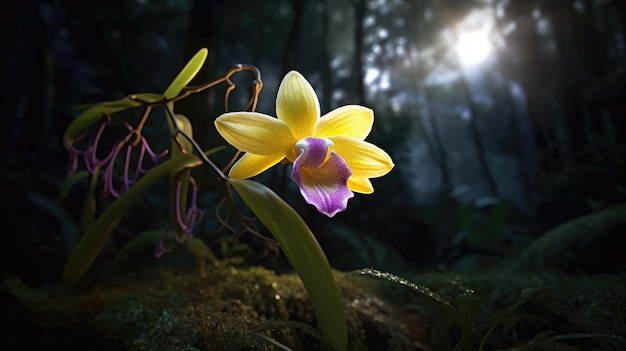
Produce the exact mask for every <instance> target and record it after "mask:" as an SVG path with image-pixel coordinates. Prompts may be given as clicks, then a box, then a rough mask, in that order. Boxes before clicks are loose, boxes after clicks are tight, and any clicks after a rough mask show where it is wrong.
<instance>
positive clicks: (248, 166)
mask: <svg viewBox="0 0 626 351" xmlns="http://www.w3.org/2000/svg"><path fill="white" fill-rule="evenodd" d="M283 158H285V155H284V154H276V155H255V154H248V153H246V154H243V156H241V158H240V159H239V160H238V161H237V162H236V163H235V164H234V165H233V167H232V168H231V169H230V172H229V173H228V176H229V177H232V178H238V179H245V178H250V177H254V176H255V175H257V174H260V173H262V172H263V171H265V170H266V169H268V168H270V167H272V166H273V165H275V164H277V163H278V162H280V161H281V160H282V159H283Z"/></svg>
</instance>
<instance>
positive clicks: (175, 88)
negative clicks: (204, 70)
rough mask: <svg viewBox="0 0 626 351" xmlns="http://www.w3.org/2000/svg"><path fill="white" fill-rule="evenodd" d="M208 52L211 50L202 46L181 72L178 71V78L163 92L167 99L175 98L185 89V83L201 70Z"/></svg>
mask: <svg viewBox="0 0 626 351" xmlns="http://www.w3.org/2000/svg"><path fill="white" fill-rule="evenodd" d="M208 53H209V51H208V50H207V49H206V48H202V49H200V51H198V52H197V53H196V54H195V55H194V56H193V57H192V58H191V60H189V62H187V64H186V65H185V67H184V68H183V69H182V70H181V71H180V73H178V75H177V76H176V78H174V80H173V81H172V83H170V86H169V87H167V89H166V90H165V92H164V93H163V96H165V98H166V99H172V98H175V97H176V96H177V95H178V94H180V91H181V90H183V88H184V87H185V85H187V84H188V83H189V82H191V80H192V79H193V77H195V76H196V74H198V71H200V68H201V67H202V65H203V64H204V60H206V57H207V54H208Z"/></svg>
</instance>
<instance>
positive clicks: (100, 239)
mask: <svg viewBox="0 0 626 351" xmlns="http://www.w3.org/2000/svg"><path fill="white" fill-rule="evenodd" d="M200 164H202V161H201V160H200V159H199V158H197V157H195V156H192V155H185V156H181V157H177V158H175V159H170V160H167V161H165V162H163V163H162V164H160V165H158V166H156V167H155V168H154V169H152V170H151V171H150V172H149V173H148V174H146V175H145V176H144V177H142V178H141V179H140V180H139V181H138V182H137V183H136V184H135V185H133V186H132V187H130V189H129V190H128V191H127V192H125V193H124V194H122V195H121V196H120V197H119V198H118V199H117V200H115V201H114V203H113V204H111V205H110V206H109V207H108V208H107V209H106V210H105V211H104V212H103V213H102V214H101V215H100V217H98V219H97V220H96V221H95V222H94V223H93V225H91V227H90V228H89V229H88V230H87V232H86V233H84V235H83V236H82V237H81V239H80V241H79V242H78V244H77V245H76V247H75V248H74V250H73V251H72V253H71V255H70V257H69V258H68V259H67V262H66V263H65V267H64V268H63V282H64V283H65V284H68V285H71V284H73V283H75V282H76V281H77V280H78V279H79V278H80V277H81V276H82V275H83V273H85V271H86V270H87V269H88V268H89V266H90V265H91V263H92V262H93V261H94V260H95V259H96V257H97V256H98V254H99V253H100V250H101V249H102V245H104V242H105V241H106V239H107V238H108V237H109V235H110V234H111V232H112V231H113V229H115V227H116V226H117V224H118V223H119V221H120V220H121V219H122V217H123V216H124V214H125V213H126V211H128V209H129V208H130V207H131V205H132V204H133V203H134V202H135V200H137V199H138V198H139V197H141V196H142V195H143V194H145V193H146V192H147V191H148V190H149V189H150V187H151V186H152V185H154V183H156V182H157V181H158V180H159V179H161V178H162V177H163V176H166V175H168V174H170V172H174V171H177V170H178V171H180V170H183V169H185V168H189V167H195V166H198V165H200Z"/></svg>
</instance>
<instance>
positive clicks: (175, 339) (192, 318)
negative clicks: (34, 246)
mask: <svg viewBox="0 0 626 351" xmlns="http://www.w3.org/2000/svg"><path fill="white" fill-rule="evenodd" d="M625 221H626V206H617V207H614V208H610V209H607V210H606V211H603V212H599V213H596V214H592V215H590V216H587V217H583V218H581V219H577V220H574V221H572V222H570V223H567V224H564V225H562V226H559V227H557V228H555V229H553V230H551V231H548V232H546V233H545V234H544V235H543V236H542V237H540V238H539V239H537V240H536V242H535V243H533V244H531V245H529V246H528V247H527V248H526V249H525V250H524V251H523V252H521V253H520V254H519V255H517V256H515V257H511V258H510V259H507V260H505V261H503V262H501V263H500V264H496V265H494V266H493V267H492V268H491V269H489V270H483V271H477V272H474V273H468V272H454V271H444V272H441V271H432V272H407V273H406V274H403V275H402V277H403V278H405V279H407V280H409V281H410V282H412V283H415V284H419V285H422V286H425V287H428V288H429V289H430V290H431V291H433V292H435V293H437V294H438V295H440V296H442V297H444V298H445V299H447V300H449V301H452V302H453V301H454V300H455V297H456V296H458V295H459V294H462V293H467V292H468V291H470V290H472V291H474V293H475V295H476V296H478V297H480V298H481V300H482V308H481V310H480V313H479V316H478V322H479V323H480V322H482V321H485V320H487V319H488V318H489V317H490V316H493V315H494V314H496V313H498V312H499V311H501V310H502V309H505V308H507V307H508V306H511V305H512V304H514V303H515V302H516V301H517V299H518V297H519V296H520V294H521V293H522V292H523V291H524V290H525V289H545V290H546V292H545V293H544V294H542V295H539V296H537V297H534V298H532V299H530V300H529V301H527V302H526V303H525V304H523V305H522V306H521V307H520V308H519V309H517V310H515V311H514V312H513V313H511V314H510V315H509V316H508V317H507V318H506V319H504V320H503V321H502V323H500V324H499V325H498V327H496V328H495V329H494V330H493V332H492V333H491V334H490V335H489V336H488V338H487V339H486V341H485V349H488V350H491V349H501V350H506V349H509V350H549V349H562V350H570V349H576V348H578V349H585V350H623V349H626V339H625V338H624V337H620V336H623V335H626V323H625V322H624V321H625V320H626V272H625V271H624V269H623V267H624V266H623V265H624V260H623V258H622V256H623V254H622V253H621V250H622V249H621V248H622V247H623V246H618V245H617V244H618V243H617V240H618V237H619V236H620V235H623V225H624V222H625ZM607 246H611V247H612V249H611V250H608V251H607V250H605V249H606V247H607ZM596 258H597V261H601V264H593V261H594V260H595V259H596ZM192 259H193V258H192ZM205 268H206V269H204V270H198V271H192V270H190V269H187V270H172V269H163V268H161V269H160V274H159V275H157V276H158V279H151V280H147V281H141V282H140V281H134V280H133V279H135V278H136V277H137V275H136V274H134V273H133V272H130V273H129V274H128V275H127V276H126V277H123V276H118V277H117V278H116V280H115V282H116V284H117V285H116V286H110V285H106V288H94V289H93V290H92V291H91V292H89V293H84V292H79V291H75V292H59V291H52V290H47V291H46V290H41V289H32V288H30V287H28V286H27V285H25V284H23V283H22V282H21V281H20V280H19V279H17V278H10V279H7V280H6V281H5V282H4V283H3V284H2V285H1V286H0V308H2V316H3V317H4V319H5V320H4V321H3V322H4V325H5V327H4V329H2V336H1V337H0V349H3V350H13V349H44V348H46V349H52V348H55V347H60V348H61V347H62V348H63V349H64V350H93V351H98V350H129V351H136V350H155V351H160V350H275V349H278V347H277V346H276V345H275V344H272V343H271V342H269V341H268V340H267V339H266V338H269V339H273V340H276V341H277V342H280V343H282V344H284V345H286V346H287V347H289V348H292V349H293V350H324V349H326V348H325V345H324V343H323V342H322V341H321V340H320V339H321V337H320V335H319V331H318V330H317V329H316V321H315V315H314V313H313V311H312V310H311V307H310V304H309V301H308V296H307V293H306V291H305V289H304V287H303V285H302V283H301V281H300V279H299V278H298V276H297V275H295V274H280V275H277V274H276V273H275V272H274V271H272V270H269V269H267V268H264V267H244V266H241V265H240V263H238V262H237V261H232V260H231V261H219V262H215V263H211V264H207V266H206V267H205ZM143 276H148V277H153V276H154V275H152V274H146V275H143ZM336 277H337V280H338V282H339V286H340V288H341V290H342V296H343V297H344V303H345V310H346V316H347V319H348V329H349V340H350V350H357V351H359V350H364V351H374V350H399V351H402V350H451V349H452V348H453V347H454V345H455V344H456V342H457V340H459V338H460V333H459V331H458V330H457V328H456V326H455V325H454V324H453V322H452V321H451V320H450V319H449V318H448V317H446V316H444V315H443V314H442V313H441V311H439V310H438V309H436V308H435V307H434V306H432V305H431V304H429V303H428V301H427V300H426V299H425V298H423V297H420V296H419V295H417V294H416V293H415V292H413V291H412V290H411V289H409V288H407V287H405V286H402V285H400V284H397V283H391V282H387V281H383V280H380V279H374V278H367V277H361V276H354V275H349V276H347V277H345V274H344V273H342V272H336ZM122 278H123V279H122ZM103 286H104V285H103ZM485 335H486V334H485V331H481V332H479V333H477V334H476V335H475V336H474V337H473V339H472V342H473V345H472V346H473V347H474V348H476V349H477V348H478V347H479V345H480V342H481V341H482V339H483V337H485ZM553 336H560V337H561V336H565V337H567V336H569V337H570V338H562V339H560V340H559V339H558V338H554V337H553Z"/></svg>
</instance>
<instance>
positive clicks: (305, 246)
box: [62, 49, 347, 351]
mask: <svg viewBox="0 0 626 351" xmlns="http://www.w3.org/2000/svg"><path fill="white" fill-rule="evenodd" d="M206 57H207V49H201V50H200V51H198V52H197V53H196V55H194V56H193V58H192V59H191V60H190V61H189V62H188V63H187V64H186V65H185V67H184V68H183V69H182V71H181V72H180V73H179V74H178V75H177V76H176V78H175V79H174V80H173V81H172V83H171V84H170V85H169V87H168V88H167V89H166V90H165V92H164V93H163V95H159V94H136V95H129V96H128V97H126V98H123V99H120V100H116V101H111V102H104V103H100V104H96V105H93V106H91V107H88V108H87V110H86V111H84V112H83V113H82V114H80V115H79V116H78V117H77V118H76V119H75V120H74V121H73V122H72V123H71V124H70V126H69V127H68V129H67V130H66V133H65V142H66V146H67V147H68V149H70V150H71V152H75V153H76V154H77V155H78V154H80V153H81V152H82V153H83V154H88V153H90V152H91V153H93V155H95V154H96V151H95V150H97V144H96V143H97V141H98V139H97V138H98V137H96V139H95V141H92V144H90V145H89V146H88V147H87V150H86V151H76V150H74V149H72V148H71V147H72V144H73V143H74V141H75V138H76V137H77V136H78V135H80V133H81V132H83V130H85V129H86V128H87V127H89V126H90V125H91V124H93V123H94V122H96V121H99V120H103V119H104V121H105V124H104V125H106V123H108V122H110V120H111V114H114V113H118V112H121V111H123V110H126V109H129V108H134V107H144V108H145V112H144V114H143V117H142V119H141V121H140V122H139V123H138V125H137V126H131V125H130V124H129V123H127V124H125V125H124V126H126V128H127V129H128V130H129V132H130V133H129V134H127V136H126V137H125V138H124V139H122V140H120V141H118V142H117V144H115V146H114V148H113V151H112V153H111V155H113V156H112V157H111V158H110V159H105V161H102V163H97V162H96V161H93V163H94V164H92V165H90V167H87V168H88V169H90V172H91V175H90V178H89V186H88V189H87V194H86V196H85V211H84V212H83V223H82V227H83V231H84V233H83V235H82V237H81V238H80V240H79V242H78V244H77V245H76V247H75V248H74V250H73V251H72V253H71V254H70V256H69V258H68V259H67V261H66V264H65V267H64V270H63V276H62V280H63V283H64V284H66V285H67V286H69V285H72V284H74V283H75V282H76V281H77V280H78V279H80V277H81V276H82V275H83V274H84V273H85V272H86V271H87V269H88V268H89V266H90V265H91V264H92V263H93V261H94V260H95V259H96V257H97V256H98V254H99V253H100V251H101V249H102V247H103V245H104V243H105V241H106V240H107V238H108V237H109V236H110V234H111V233H112V232H113V230H114V229H115V228H116V227H117V225H118V223H119V222H120V221H121V219H122V218H123V216H124V214H125V213H126V212H127V211H128V210H129V209H130V207H131V206H132V205H133V203H135V202H136V201H137V200H138V199H139V198H140V197H142V196H144V195H145V194H146V193H147V192H148V191H149V190H150V188H151V187H152V186H153V185H154V184H155V183H156V182H157V181H158V180H160V179H162V178H164V177H167V176H169V188H170V202H171V204H172V205H171V207H170V221H171V226H172V227H173V229H174V231H175V232H176V234H177V239H179V240H180V241H183V240H184V241H185V243H186V246H187V248H188V249H189V250H190V251H191V252H192V253H194V255H195V256H196V258H197V259H198V263H199V269H200V271H201V272H202V273H206V271H207V269H206V262H207V261H208V262H212V263H215V262H217V258H216V257H215V256H214V255H213V253H212V251H211V250H210V248H209V247H208V246H207V245H206V244H205V243H204V242H203V241H201V240H200V239H196V238H190V237H189V236H190V232H191V230H192V229H193V225H194V224H195V223H196V221H197V220H198V218H201V216H202V215H201V214H199V213H198V212H199V209H198V208H197V206H196V203H195V201H196V195H195V193H194V194H193V195H192V200H191V201H192V205H189V204H188V200H189V195H188V192H189V190H192V191H195V190H196V183H195V180H193V178H192V176H191V171H192V169H193V168H195V167H198V166H201V165H209V166H210V167H211V168H212V170H213V171H214V172H215V173H216V175H217V177H218V179H219V180H220V181H222V182H228V184H229V185H231V186H232V187H233V188H234V189H235V190H236V191H237V193H238V194H239V195H240V196H241V198H242V199H243V200H244V202H245V203H246V204H247V205H248V206H249V207H250V208H251V209H252V211H253V212H254V213H255V214H256V215H257V217H258V218H259V219H260V220H261V222H262V223H263V224H264V225H265V226H266V227H267V228H268V229H269V231H270V232H271V233H272V234H273V235H274V237H275V238H276V240H277V241H278V242H279V243H280V245H281V248H282V250H283V251H284V253H285V255H286V256H287V258H288V259H289V261H290V262H291V264H292V265H293V267H294V269H295V271H296V272H297V273H298V275H299V276H300V278H301V279H302V281H303V283H304V285H305V287H306V289H307V292H308V294H309V297H310V300H311V304H312V307H313V310H314V311H315V315H316V317H317V322H318V324H319V326H320V329H321V331H322V333H323V335H324V337H325V338H326V339H327V341H328V342H329V343H330V344H331V345H332V346H333V347H334V348H335V349H336V350H338V351H343V350H346V349H347V324H346V317H345V315H344V309H343V307H344V306H343V301H342V297H341V294H340V292H339V289H338V287H337V285H336V283H335V280H334V277H333V274H332V271H331V268H330V265H329V263H328V260H327V259H326V256H325V255H324V252H323V251H322V249H321V247H320V246H319V244H318V242H317V240H316V239H315V236H314V235H313V233H312V232H311V230H310V229H309V228H308V226H307V225H306V223H305V222H304V220H303V219H302V218H301V217H300V215H299V214H298V213H297V212H296V211H295V210H294V209H293V208H291V207H290V206H289V205H288V204H287V203H286V202H285V201H284V200H282V199H281V198H280V197H279V196H278V195H276V194H275V193H274V192H273V191H271V190H270V189H269V188H267V187H265V186H263V185H261V184H260V183H257V182H254V181H250V180H237V179H228V177H226V176H225V175H224V173H223V172H222V170H221V169H220V168H219V167H217V166H216V165H215V164H214V163H213V162H212V161H211V160H210V158H209V156H211V154H213V153H214V152H216V151H218V150H220V149H221V148H215V149H212V150H209V151H203V150H201V149H200V147H199V145H198V144H197V142H196V141H195V140H194V139H193V128H192V125H191V122H190V120H189V119H188V118H187V117H186V116H184V115H181V114H176V113H174V103H175V101H178V100H180V99H182V98H184V97H186V96H187V95H189V94H191V93H193V92H199V91H201V90H204V89H207V88H210V87H212V86H214V85H215V84H217V83H219V82H223V81H227V82H228V83H229V84H231V86H229V89H228V90H227V94H228V93H229V92H230V91H231V90H232V89H234V85H232V82H230V80H229V77H230V75H232V74H233V73H234V72H238V71H241V70H246V69H247V70H252V71H254V72H255V73H257V74H259V73H258V70H257V69H256V68H255V67H252V66H245V67H244V65H239V66H237V67H236V68H234V69H232V70H231V71H229V73H227V75H226V76H225V77H223V78H219V79H217V80H215V81H213V82H208V83H206V84H204V85H202V86H200V87H196V88H192V89H191V90H189V89H187V88H188V87H187V84H188V83H189V82H190V81H191V80H192V79H193V78H194V77H195V75H196V74H197V73H198V71H199V70H200V68H201V66H202V64H203V63H204V61H205V59H206ZM256 82H257V85H256V86H257V87H258V88H259V89H260V87H262V83H261V81H260V75H258V76H257V81H256ZM194 89H195V90H194ZM257 97H258V91H257V92H256V93H253V99H252V100H251V104H250V106H255V105H256V99H257ZM226 99H228V95H226ZM252 102H253V103H252ZM154 106H164V107H165V117H166V120H167V122H168V126H169V130H170V136H171V138H172V141H171V151H170V154H169V158H168V159H167V160H165V161H162V162H160V163H158V164H157V165H156V166H154V167H153V168H152V169H149V170H146V171H144V172H145V174H143V175H141V176H140V177H137V174H136V175H135V176H136V179H132V180H130V179H129V174H128V168H129V167H128V164H129V162H131V157H130V155H131V150H132V147H134V146H137V145H139V144H140V143H141V145H140V147H142V149H141V154H142V155H143V153H144V152H146V150H147V149H149V147H148V146H147V145H146V144H147V141H146V140H145V139H143V138H144V137H143V135H142V129H143V126H144V123H145V122H146V119H147V118H148V117H149V116H150V115H151V112H152V110H153V107H154ZM104 117H106V118H104ZM133 136H135V138H134V140H132V139H133V138H132V137H133ZM124 147H126V148H128V149H127V150H128V152H127V156H126V159H125V162H124V166H123V167H124V182H125V184H126V185H127V186H126V187H127V188H124V191H121V192H120V193H121V194H119V197H118V198H117V199H115V200H114V201H113V202H112V203H111V204H110V205H109V206H108V207H107V208H106V209H104V210H103V212H102V213H101V214H100V215H99V216H98V217H97V218H95V216H96V209H95V188H96V183H97V180H98V178H99V177H100V176H101V169H100V167H104V168H106V170H105V171H103V172H102V173H103V174H105V177H108V178H107V179H108V180H105V182H108V183H109V187H111V186H112V185H111V183H112V182H113V180H112V179H113V169H114V166H115V162H116V156H117V155H118V152H119V151H120V150H121V149H122V148H124ZM150 152H151V151H150ZM155 155H156V154H153V153H151V156H152V157H153V161H154V159H155V158H156V157H157V156H155ZM75 156H76V155H75ZM95 158H97V157H95V156H94V157H92V159H95ZM85 159H86V161H85V162H90V161H89V160H87V159H88V157H85ZM106 162H108V163H107V164H106V166H103V164H104V163H106ZM142 162H143V159H142V158H140V161H139V166H138V168H137V169H140V168H141V167H142V164H141V163H142ZM155 162H156V161H155ZM136 172H139V171H136ZM76 174H77V175H74V176H72V177H70V178H68V180H67V181H66V182H65V184H64V186H63V188H62V192H63V193H64V194H67V193H68V192H69V190H70V188H71V187H72V185H74V184H76V183H77V182H78V181H79V180H80V179H84V178H85V175H86V174H83V173H76ZM192 187H193V189H192ZM111 190H112V188H111V189H110V190H109V191H111ZM227 191H228V195H226V198H227V199H230V200H232V198H231V196H230V187H227ZM188 211H189V212H188ZM233 211H237V210H236V209H233ZM238 215H239V214H238ZM237 218H241V216H237ZM224 223H225V222H224ZM226 225H227V224H226ZM239 225H241V226H242V227H243V228H244V230H246V229H245V228H249V226H248V225H246V224H244V223H239ZM227 226H228V225H227ZM157 233H158V231H147V232H144V234H143V235H140V236H139V237H137V238H136V240H131V242H129V243H128V244H127V246H126V247H125V248H124V249H123V250H122V252H123V253H125V252H127V251H128V250H131V249H132V248H133V247H137V246H141V245H143V244H144V243H145V242H146V241H152V240H154V239H155V235H158V234H157ZM232 248H233V249H235V250H241V249H242V247H241V246H237V245H233V246H232ZM231 253H232V252H231ZM259 335H260V334H259ZM263 339H264V340H265V341H271V342H272V343H274V344H275V345H276V346H279V347H280V348H283V349H285V348H286V346H284V345H282V344H280V343H279V342H277V341H272V340H271V339H269V338H265V337H263Z"/></svg>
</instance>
